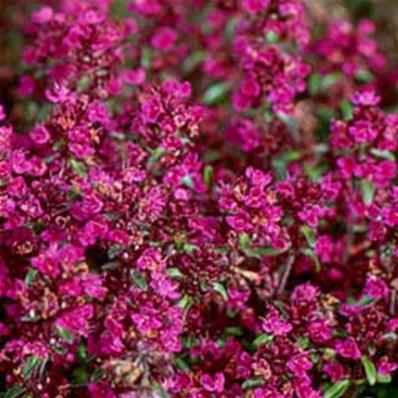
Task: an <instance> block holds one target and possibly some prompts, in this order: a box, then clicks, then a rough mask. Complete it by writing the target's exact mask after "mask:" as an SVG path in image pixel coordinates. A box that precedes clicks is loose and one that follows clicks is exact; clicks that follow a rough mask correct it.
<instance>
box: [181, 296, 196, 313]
mask: <svg viewBox="0 0 398 398" xmlns="http://www.w3.org/2000/svg"><path fill="white" fill-rule="evenodd" d="M192 304H193V300H192V297H191V296H190V295H189V294H185V295H184V296H183V298H182V299H181V300H180V301H179V302H178V305H179V306H180V307H181V308H182V309H183V310H184V311H188V310H189V308H190V307H191V305H192Z"/></svg>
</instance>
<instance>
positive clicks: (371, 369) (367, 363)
mask: <svg viewBox="0 0 398 398" xmlns="http://www.w3.org/2000/svg"><path fill="white" fill-rule="evenodd" d="M361 362H362V365H363V368H364V369H365V374H366V378H367V380H368V383H369V384H370V385H371V386H374V385H375V384H376V374H377V371H376V367H375V365H374V364H373V362H372V361H371V360H370V359H369V358H368V357H367V356H366V355H364V356H362V357H361Z"/></svg>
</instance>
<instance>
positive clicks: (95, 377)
mask: <svg viewBox="0 0 398 398" xmlns="http://www.w3.org/2000/svg"><path fill="white" fill-rule="evenodd" d="M104 376H105V372H104V370H103V369H101V368H96V369H95V370H94V372H93V373H92V375H91V378H90V379H91V381H92V382H93V383H96V382H97V381H100V380H101V379H103V378H104Z"/></svg>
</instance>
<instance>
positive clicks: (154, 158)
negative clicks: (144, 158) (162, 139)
mask: <svg viewBox="0 0 398 398" xmlns="http://www.w3.org/2000/svg"><path fill="white" fill-rule="evenodd" d="M165 153H166V150H165V149H164V148H162V147H158V148H156V149H154V150H153V151H151V156H150V157H149V159H148V165H151V164H154V163H157V162H159V160H160V159H162V157H163V156H164V154H165Z"/></svg>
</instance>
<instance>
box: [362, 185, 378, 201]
mask: <svg viewBox="0 0 398 398" xmlns="http://www.w3.org/2000/svg"><path fill="white" fill-rule="evenodd" d="M361 191H362V198H363V201H364V203H365V204H366V205H370V204H372V202H373V196H374V192H375V187H374V185H373V183H372V181H369V180H361Z"/></svg>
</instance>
